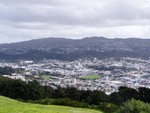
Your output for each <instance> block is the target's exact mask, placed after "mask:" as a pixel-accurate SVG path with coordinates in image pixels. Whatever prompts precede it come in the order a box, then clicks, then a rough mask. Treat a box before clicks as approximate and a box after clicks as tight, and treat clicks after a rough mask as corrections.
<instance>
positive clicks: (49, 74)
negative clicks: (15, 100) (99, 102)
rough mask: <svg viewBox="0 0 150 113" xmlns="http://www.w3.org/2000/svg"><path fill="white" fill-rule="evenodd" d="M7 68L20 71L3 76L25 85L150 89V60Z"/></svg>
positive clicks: (55, 62) (25, 63)
mask: <svg viewBox="0 0 150 113" xmlns="http://www.w3.org/2000/svg"><path fill="white" fill-rule="evenodd" d="M5 66H9V67H12V68H13V69H15V70H18V72H15V73H13V74H11V75H3V76H4V77H9V78H12V79H21V80H23V81H26V82H29V81H32V80H37V81H39V83H40V84H41V85H47V86H51V87H52V88H57V87H64V88H65V87H68V86H70V87H76V88H77V89H79V90H101V91H104V92H105V93H106V94H111V93H112V92H115V91H118V88H119V87H120V86H127V87H131V88H135V89H137V88H139V87H147V88H150V60H144V59H140V58H119V59H118V58H109V59H97V58H90V59H88V58H87V59H79V60H75V61H71V62H69V61H60V60H43V61H40V62H35V61H26V60H23V61H22V60H21V61H16V62H13V63H12V62H7V63H6V61H1V62H0V67H5Z"/></svg>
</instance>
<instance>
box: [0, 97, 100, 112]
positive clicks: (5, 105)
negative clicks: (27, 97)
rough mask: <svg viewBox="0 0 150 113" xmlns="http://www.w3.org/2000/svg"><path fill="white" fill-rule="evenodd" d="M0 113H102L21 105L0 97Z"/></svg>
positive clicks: (80, 109)
mask: <svg viewBox="0 0 150 113" xmlns="http://www.w3.org/2000/svg"><path fill="white" fill-rule="evenodd" d="M0 113H102V112H100V111H95V110H90V109H84V108H73V107H66V106H56V105H40V104H30V103H22V102H19V101H15V100H13V99H9V98H6V97H3V96H0Z"/></svg>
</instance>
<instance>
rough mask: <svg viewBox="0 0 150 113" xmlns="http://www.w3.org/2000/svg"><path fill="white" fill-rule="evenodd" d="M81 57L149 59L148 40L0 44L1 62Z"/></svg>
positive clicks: (107, 39) (100, 38)
mask: <svg viewBox="0 0 150 113" xmlns="http://www.w3.org/2000/svg"><path fill="white" fill-rule="evenodd" d="M84 57H97V58H107V57H142V58H145V59H148V58H149V57H150V39H139V38H127V39H121V38H115V39H109V38H105V37H96V36H95V37H86V38H83V39H76V40H74V39H67V38H53V37H52V38H43V39H36V40H30V41H24V42H18V43H10V44H0V59H1V60H16V59H17V60H18V59H30V60H42V59H59V60H75V59H79V58H84Z"/></svg>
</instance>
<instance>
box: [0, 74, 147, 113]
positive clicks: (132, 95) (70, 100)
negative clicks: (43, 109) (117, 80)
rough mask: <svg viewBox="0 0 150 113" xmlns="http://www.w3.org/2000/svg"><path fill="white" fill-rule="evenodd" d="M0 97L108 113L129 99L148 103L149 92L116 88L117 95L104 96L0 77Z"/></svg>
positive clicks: (70, 88)
mask: <svg viewBox="0 0 150 113" xmlns="http://www.w3.org/2000/svg"><path fill="white" fill-rule="evenodd" d="M0 95H3V96H6V97H10V98H13V99H18V100H21V101H26V102H33V103H40V104H55V105H67V106H73V107H85V108H92V109H101V110H104V111H105V112H109V113H110V112H114V111H115V110H116V109H117V108H120V106H122V105H124V103H125V102H126V101H129V100H131V99H135V100H140V101H142V102H145V103H150V89H148V88H144V87H141V88H139V89H138V90H135V89H131V88H128V87H120V88H119V91H118V92H114V93H112V94H111V95H106V94H105V93H104V92H102V91H98V90H94V91H89V90H87V91H84V90H77V89H76V88H74V87H68V88H60V87H59V88H57V89H53V88H51V87H49V86H41V85H40V84H39V83H38V82H37V81H31V82H28V83H26V82H23V81H21V80H12V79H9V78H5V77H0ZM132 101H133V100H132ZM136 113H138V112H136Z"/></svg>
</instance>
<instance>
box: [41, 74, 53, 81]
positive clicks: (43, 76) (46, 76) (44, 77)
mask: <svg viewBox="0 0 150 113" xmlns="http://www.w3.org/2000/svg"><path fill="white" fill-rule="evenodd" d="M41 77H42V78H43V79H44V80H49V79H50V77H51V76H50V75H42V76H41Z"/></svg>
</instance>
